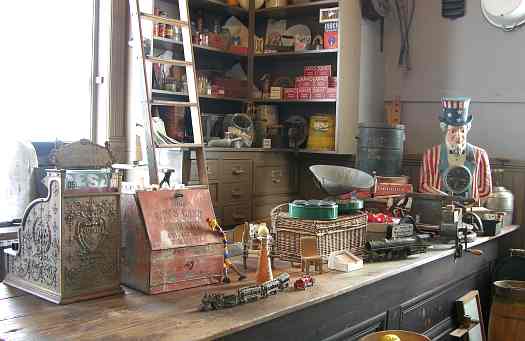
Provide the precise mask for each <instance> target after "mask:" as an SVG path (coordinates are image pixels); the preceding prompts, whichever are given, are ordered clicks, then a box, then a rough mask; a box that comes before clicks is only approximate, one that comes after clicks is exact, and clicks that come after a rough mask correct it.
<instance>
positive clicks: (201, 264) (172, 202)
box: [121, 188, 224, 294]
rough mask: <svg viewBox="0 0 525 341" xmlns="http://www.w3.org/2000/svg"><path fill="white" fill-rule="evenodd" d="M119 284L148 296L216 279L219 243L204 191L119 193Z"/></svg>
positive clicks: (220, 259) (220, 264) (221, 258)
mask: <svg viewBox="0 0 525 341" xmlns="http://www.w3.org/2000/svg"><path fill="white" fill-rule="evenodd" d="M121 202H122V206H121V210H122V212H123V214H122V218H123V219H122V234H123V243H124V244H125V245H124V248H123V253H124V257H123V259H122V263H121V264H122V266H121V280H122V283H124V284H126V285H128V286H130V287H133V288H135V289H138V290H140V291H142V292H145V293H148V294H159V293H163V292H168V291H173V290H181V289H186V288H190V287H195V286H201V285H206V284H213V283H218V282H219V281H220V279H221V277H222V270H223V262H224V246H223V244H222V240H221V239H220V237H219V235H218V234H215V233H213V231H212V230H211V229H210V228H209V227H208V224H207V222H206V219H207V218H214V217H215V215H214V213H213V207H212V203H211V197H210V194H209V191H208V190H207V189H200V188H195V189H185V190H177V191H172V190H162V191H154V192H153V191H142V192H137V193H133V191H129V193H126V194H122V198H121Z"/></svg>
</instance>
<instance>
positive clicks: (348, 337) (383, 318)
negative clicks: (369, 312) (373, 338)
mask: <svg viewBox="0 0 525 341" xmlns="http://www.w3.org/2000/svg"><path fill="white" fill-rule="evenodd" d="M386 324H387V314H386V313H383V314H379V315H377V316H376V317H373V318H371V319H368V320H366V321H364V322H362V323H359V324H357V325H349V326H348V327H347V328H345V329H343V330H342V331H341V332H339V333H337V334H335V335H333V336H331V337H329V338H327V339H324V341H357V340H359V339H360V338H361V337H363V336H365V335H368V334H371V333H374V332H378V331H381V330H385V329H386Z"/></svg>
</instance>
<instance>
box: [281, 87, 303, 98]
mask: <svg viewBox="0 0 525 341" xmlns="http://www.w3.org/2000/svg"><path fill="white" fill-rule="evenodd" d="M283 98H284V99H298V98H299V89H297V88H285V89H284V90H283Z"/></svg>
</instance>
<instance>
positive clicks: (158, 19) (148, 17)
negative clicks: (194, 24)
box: [140, 13, 188, 27]
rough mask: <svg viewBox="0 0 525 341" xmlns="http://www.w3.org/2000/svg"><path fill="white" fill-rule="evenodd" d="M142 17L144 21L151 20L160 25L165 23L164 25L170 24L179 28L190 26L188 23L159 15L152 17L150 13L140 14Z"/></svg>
mask: <svg viewBox="0 0 525 341" xmlns="http://www.w3.org/2000/svg"><path fill="white" fill-rule="evenodd" d="M140 17H141V18H142V19H146V20H151V21H153V22H158V23H163V24H168V25H174V26H179V27H184V26H188V23H187V22H186V21H182V20H177V19H170V18H164V17H159V16H157V15H152V14H149V13H140Z"/></svg>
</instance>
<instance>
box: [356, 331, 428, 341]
mask: <svg viewBox="0 0 525 341" xmlns="http://www.w3.org/2000/svg"><path fill="white" fill-rule="evenodd" d="M387 334H393V335H397V336H398V337H399V339H400V340H401V341H430V339H429V338H428V337H426V336H425V335H421V334H418V333H414V332H407V331H404V330H385V331H382V332H377V333H373V334H370V335H367V336H364V337H362V338H360V339H359V341H380V340H381V336H383V335H387Z"/></svg>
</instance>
